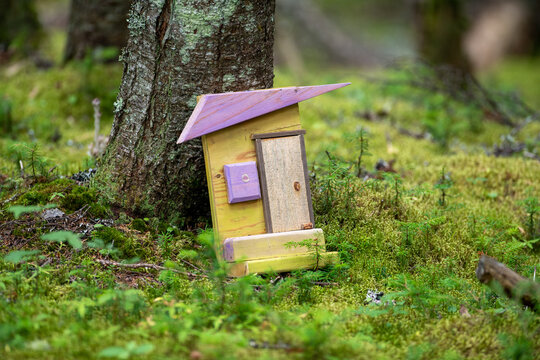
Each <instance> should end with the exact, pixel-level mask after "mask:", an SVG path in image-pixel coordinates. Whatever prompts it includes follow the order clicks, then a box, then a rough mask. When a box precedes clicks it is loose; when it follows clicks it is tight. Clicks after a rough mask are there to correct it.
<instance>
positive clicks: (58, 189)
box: [16, 179, 76, 205]
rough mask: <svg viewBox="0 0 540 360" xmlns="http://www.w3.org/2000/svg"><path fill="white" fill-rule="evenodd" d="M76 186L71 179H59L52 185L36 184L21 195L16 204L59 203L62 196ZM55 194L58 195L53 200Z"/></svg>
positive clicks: (51, 183)
mask: <svg viewBox="0 0 540 360" xmlns="http://www.w3.org/2000/svg"><path fill="white" fill-rule="evenodd" d="M74 186H76V185H75V182H74V181H73V180H69V179H58V180H54V181H52V182H50V183H44V184H36V185H34V186H33V187H32V188H30V189H29V190H28V191H26V192H25V193H24V194H23V195H21V196H20V197H19V199H18V201H17V202H16V204H20V205H45V204H47V203H51V202H52V203H54V202H58V201H61V200H60V199H61V196H62V195H63V194H64V193H65V192H67V191H69V190H70V189H71V188H72V187H74ZM55 193H56V194H57V195H55V197H54V198H53V199H51V197H52V196H53V195H54V194H55ZM58 194H60V195H58Z"/></svg>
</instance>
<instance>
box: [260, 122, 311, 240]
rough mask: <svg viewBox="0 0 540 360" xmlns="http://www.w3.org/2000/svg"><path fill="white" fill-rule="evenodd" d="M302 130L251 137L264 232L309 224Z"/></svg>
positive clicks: (282, 230) (307, 188)
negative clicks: (254, 144)
mask: <svg viewBox="0 0 540 360" xmlns="http://www.w3.org/2000/svg"><path fill="white" fill-rule="evenodd" d="M304 133H305V131H303V130H299V131H289V132H281V133H272V134H257V135H253V137H252V138H254V139H255V141H256V150H257V166H258V169H259V178H260V183H261V190H262V200H263V207H264V218H265V224H266V232H268V233H277V232H284V231H291V230H303V229H309V228H312V227H313V222H314V221H313V207H312V204H311V191H310V189H309V176H308V171H307V162H306V150H305V145H304V135H303V134H304Z"/></svg>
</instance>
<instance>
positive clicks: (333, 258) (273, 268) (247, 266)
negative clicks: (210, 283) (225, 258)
mask: <svg viewBox="0 0 540 360" xmlns="http://www.w3.org/2000/svg"><path fill="white" fill-rule="evenodd" d="M338 262H339V254H338V253H337V252H323V253H320V254H319V261H318V263H317V258H316V256H315V254H314V253H309V254H301V255H290V256H281V257H273V258H269V259H260V260H249V261H245V262H240V263H236V264H233V265H232V267H231V269H230V270H229V276H235V277H239V276H245V275H248V274H260V273H267V272H285V271H291V270H298V269H315V268H316V267H318V268H323V267H325V266H328V265H331V264H337V263H338Z"/></svg>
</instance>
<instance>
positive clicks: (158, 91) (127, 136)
mask: <svg viewBox="0 0 540 360" xmlns="http://www.w3.org/2000/svg"><path fill="white" fill-rule="evenodd" d="M129 18H130V21H131V22H132V23H134V24H135V23H136V25H137V26H133V27H132V28H131V29H130V30H131V31H130V37H129V40H128V45H127V46H126V49H125V51H124V52H123V56H122V58H123V61H124V64H125V66H124V75H123V78H122V85H121V87H120V90H119V94H118V100H117V102H116V105H115V111H116V113H115V120H114V124H113V128H112V131H111V136H110V142H109V145H108V148H107V151H106V154H105V155H104V157H103V159H102V162H101V168H100V170H99V171H98V174H97V176H96V179H95V184H96V186H97V187H98V188H100V189H101V190H102V193H103V194H107V198H108V199H109V201H110V202H112V203H113V204H115V205H117V206H121V207H123V208H124V209H126V210H127V211H130V212H133V213H135V214H137V215H151V216H160V217H163V218H168V219H169V220H175V221H177V222H179V223H186V222H187V223H190V222H191V223H193V222H196V221H198V220H199V218H200V217H206V218H207V217H208V216H209V205H208V194H207V187H206V178H205V175H204V161H203V158H202V148H201V142H200V140H199V139H195V140H191V141H188V142H187V143H184V144H181V145H177V144H176V140H177V138H178V137H179V135H180V133H181V131H182V129H183V127H184V125H185V123H186V121H187V119H188V118H189V115H190V114H191V112H192V110H193V108H194V106H195V104H196V97H197V96H198V95H201V94H206V93H218V92H225V91H241V90H248V89H260V88H269V87H272V82H273V54H272V50H273V38H274V1H273V0H271V1H268V0H251V1H240V0H161V1H157V0H155V1H143V0H135V1H134V3H133V6H132V10H131V12H130V15H129ZM141 19H142V21H141ZM247 24H250V26H247ZM109 188H111V189H114V190H112V191H108V189H109Z"/></svg>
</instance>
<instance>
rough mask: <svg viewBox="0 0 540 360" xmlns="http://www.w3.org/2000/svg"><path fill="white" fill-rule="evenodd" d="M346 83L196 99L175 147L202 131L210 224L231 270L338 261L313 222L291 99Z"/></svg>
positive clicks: (243, 272)
mask: <svg viewBox="0 0 540 360" xmlns="http://www.w3.org/2000/svg"><path fill="white" fill-rule="evenodd" d="M346 85H348V83H342V84H330V85H318V86H301V87H287V88H276V89H265V90H253V91H241V92H230V93H223V94H207V95H202V96H199V98H198V102H197V106H196V107H195V109H194V111H193V113H192V114H191V117H190V118H189V120H188V122H187V124H186V126H185V128H184V130H183V131H182V134H181V135H180V138H179V139H178V144H180V143H183V142H185V141H188V140H190V139H193V138H196V137H199V136H202V144H203V150H204V158H205V163H206V176H207V180H208V190H209V195H210V206H211V212H212V225H213V228H214V233H215V237H216V239H217V243H219V244H222V249H223V259H224V260H225V261H228V262H231V263H234V264H233V265H232V268H231V275H233V276H242V275H247V274H250V273H261V272H268V271H276V272H281V271H289V270H294V269H301V268H314V267H316V266H319V267H321V266H324V265H328V264H330V263H334V262H336V261H337V253H333V252H326V251H325V243H324V234H323V231H322V230H321V229H316V228H314V226H313V225H314V219H313V207H312V203H311V192H310V188H309V178H308V170H307V163H306V152H305V146H304V134H305V130H302V127H301V125H300V114H299V109H298V103H299V102H301V101H304V100H307V99H310V98H313V97H315V96H318V95H321V94H324V93H326V92H329V91H332V90H335V89H338V88H341V87H343V86H346ZM305 240H308V241H305ZM298 242H302V244H301V245H297V246H295V244H294V243H298ZM315 249H316V251H315Z"/></svg>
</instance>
